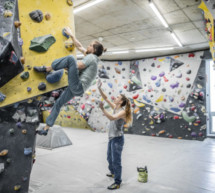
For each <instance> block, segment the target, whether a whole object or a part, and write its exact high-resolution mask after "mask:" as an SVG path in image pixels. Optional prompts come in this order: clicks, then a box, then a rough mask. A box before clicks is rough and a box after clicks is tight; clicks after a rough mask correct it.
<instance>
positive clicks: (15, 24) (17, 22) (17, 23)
mask: <svg viewBox="0 0 215 193" xmlns="http://www.w3.org/2000/svg"><path fill="white" fill-rule="evenodd" d="M21 25H22V23H21V22H20V21H14V26H15V27H16V28H18V27H20V26H21Z"/></svg>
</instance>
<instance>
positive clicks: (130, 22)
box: [73, 0, 209, 60]
mask: <svg viewBox="0 0 215 193" xmlns="http://www.w3.org/2000/svg"><path fill="white" fill-rule="evenodd" d="M89 1H90V0H73V2H74V7H78V6H79V5H81V4H82V3H86V2H89ZM153 2H154V3H155V5H156V7H157V8H158V9H159V11H160V13H161V15H163V17H164V18H165V20H166V21H167V23H168V24H169V26H170V28H171V29H172V30H173V31H174V33H175V34H176V36H177V37H178V38H179V40H180V41H181V43H182V44H183V45H184V47H183V48H179V47H178V45H177V43H176V42H175V41H174V39H173V38H172V36H171V35H170V32H169V30H168V29H167V28H165V27H164V26H163V25H162V23H161V22H160V20H159V19H158V18H157V17H156V15H155V14H154V12H153V11H152V9H151V7H150V6H149V2H148V0H104V1H103V2H101V3H99V4H97V5H95V6H93V7H90V8H88V9H85V10H83V11H81V12H78V13H76V14H75V28H76V37H77V38H78V40H79V41H80V42H81V43H82V44H83V46H87V45H88V44H89V43H90V42H91V41H92V40H94V39H98V38H99V37H102V38H103V41H102V43H103V45H104V46H105V47H106V48H107V49H108V50H109V51H114V50H128V49H129V50H131V52H130V53H129V54H111V53H107V54H105V55H104V56H103V57H102V58H103V59H107V60H120V59H121V60H123V59H125V60H126V59H136V58H145V57H153V56H159V55H168V54H175V53H182V52H191V51H195V50H202V49H206V48H209V45H208V41H207V36H206V33H205V31H204V29H205V26H204V19H203V15H202V11H201V10H200V9H199V8H198V5H199V4H200V2H201V1H200V0H154V1H153ZM163 47H175V49H173V50H167V51H159V52H158V51H156V52H155V51H154V52H144V53H135V52H134V50H135V49H147V48H163Z"/></svg>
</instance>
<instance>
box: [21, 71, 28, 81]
mask: <svg viewBox="0 0 215 193" xmlns="http://www.w3.org/2000/svg"><path fill="white" fill-rule="evenodd" d="M20 78H22V79H23V80H27V79H28V78H29V72H22V74H21V75H20Z"/></svg>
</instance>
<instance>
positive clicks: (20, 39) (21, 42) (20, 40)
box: [18, 38, 23, 47]
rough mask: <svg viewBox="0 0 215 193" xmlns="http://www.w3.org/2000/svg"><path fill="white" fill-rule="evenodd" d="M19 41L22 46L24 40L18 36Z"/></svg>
mask: <svg viewBox="0 0 215 193" xmlns="http://www.w3.org/2000/svg"><path fill="white" fill-rule="evenodd" d="M18 43H19V46H20V47H21V46H22V45H23V40H22V38H18Z"/></svg>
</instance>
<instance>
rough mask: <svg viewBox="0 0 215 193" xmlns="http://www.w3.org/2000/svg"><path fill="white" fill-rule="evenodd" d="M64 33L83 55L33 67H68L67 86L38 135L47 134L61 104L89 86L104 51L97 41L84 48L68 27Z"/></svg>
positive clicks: (45, 69) (41, 70)
mask: <svg viewBox="0 0 215 193" xmlns="http://www.w3.org/2000/svg"><path fill="white" fill-rule="evenodd" d="M65 33H66V34H67V35H68V36H69V37H71V39H72V41H73V43H74V45H75V47H76V48H77V49H78V50H79V51H80V52H82V53H83V54H84V55H85V57H84V58H83V60H82V61H78V62H77V61H76V60H75V58H74V57H73V56H71V55H69V56H66V57H63V58H60V59H56V60H54V61H53V63H52V64H51V66H42V67H34V70H35V71H36V72H43V73H44V72H45V73H46V72H51V71H52V70H59V69H63V68H67V69H68V84H69V85H68V87H67V88H66V89H65V90H64V92H63V93H62V94H61V96H60V97H59V99H58V100H57V101H56V102H55V104H54V106H53V108H52V111H51V114H50V115H49V116H48V117H47V119H46V126H45V127H44V128H42V129H41V130H37V133H38V134H39V135H47V133H48V130H49V128H50V127H52V126H53V125H54V122H55V120H56V118H57V116H58V114H59V112H60V108H61V107H62V105H63V104H65V103H66V102H68V101H69V100H71V99H72V98H73V97H74V96H81V95H83V93H84V92H85V91H86V90H87V89H88V88H89V87H90V85H91V83H92V81H93V80H94V79H95V78H96V74H97V65H98V62H99V59H98V57H99V56H101V55H102V53H103V52H105V51H106V49H104V47H103V45H102V44H101V43H100V42H98V41H92V42H91V43H90V45H89V46H88V47H87V49H85V48H84V47H83V46H82V44H81V43H80V42H79V41H78V40H77V39H76V37H75V36H74V35H73V34H72V31H71V29H70V28H69V27H66V28H65Z"/></svg>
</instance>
